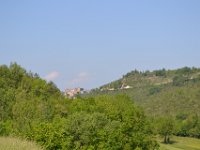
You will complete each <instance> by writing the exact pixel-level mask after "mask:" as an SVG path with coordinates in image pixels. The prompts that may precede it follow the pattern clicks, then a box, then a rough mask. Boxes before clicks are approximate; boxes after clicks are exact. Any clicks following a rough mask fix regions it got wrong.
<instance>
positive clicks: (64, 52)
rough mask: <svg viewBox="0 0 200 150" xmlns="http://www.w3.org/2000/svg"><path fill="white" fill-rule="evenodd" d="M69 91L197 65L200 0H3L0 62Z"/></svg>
mask: <svg viewBox="0 0 200 150" xmlns="http://www.w3.org/2000/svg"><path fill="white" fill-rule="evenodd" d="M10 62H17V63H18V64H20V65H21V66H22V67H24V68H26V69H27V70H28V71H29V70H31V71H32V72H37V73H38V74H39V75H40V76H41V77H42V78H44V79H47V80H53V81H54V82H55V83H56V84H57V86H58V87H59V88H60V89H61V90H63V89H65V88H67V87H76V86H80V87H84V88H95V87H98V86H100V85H102V84H105V83H108V82H110V81H112V80H115V79H118V78H119V77H121V76H122V75H123V74H125V73H127V72H129V71H131V70H133V69H138V70H147V69H148V70H153V69H161V68H167V69H170V68H178V67H183V66H195V67H200V0H165V1H163V0H137V1H136V0H130V1H129V0H79V1H78V0H70V1H69V0H57V1H55V0H32V1H31V0H7V1H3V0H2V1H0V64H7V65H9V64H10Z"/></svg>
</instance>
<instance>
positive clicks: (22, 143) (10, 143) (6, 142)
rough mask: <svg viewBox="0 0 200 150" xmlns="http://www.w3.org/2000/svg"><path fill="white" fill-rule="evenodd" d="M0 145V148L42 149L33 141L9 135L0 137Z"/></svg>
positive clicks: (2, 149) (10, 149) (8, 149)
mask: <svg viewBox="0 0 200 150" xmlns="http://www.w3.org/2000/svg"><path fill="white" fill-rule="evenodd" d="M0 145H1V146H0V150H42V148H41V147H40V146H38V145H36V144H35V143H34V142H30V141H26V140H21V139H19V138H11V137H0Z"/></svg>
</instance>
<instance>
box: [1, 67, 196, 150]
mask: <svg viewBox="0 0 200 150" xmlns="http://www.w3.org/2000/svg"><path fill="white" fill-rule="evenodd" d="M199 87H200V69H197V68H188V67H185V68H182V69H177V70H165V69H162V70H156V71H153V72H150V71H145V72H139V71H137V70H134V71H132V72H130V73H128V74H126V75H124V76H123V78H122V79H119V80H117V81H116V82H115V81H114V82H112V83H110V84H108V85H105V86H102V87H101V88H100V89H96V90H93V91H92V92H91V93H90V95H82V96H80V97H78V98H76V99H73V100H70V99H67V98H65V97H64V96H63V94H62V93H61V92H60V90H59V89H58V88H57V87H56V86H55V84H54V83H52V82H46V81H45V80H42V79H41V78H40V77H39V76H38V75H37V74H33V73H31V72H27V71H26V70H25V69H23V68H22V67H20V66H19V65H17V64H16V63H12V64H11V65H10V66H9V67H8V66H5V65H2V66H0V112H1V113H0V135H1V136H3V138H2V139H1V140H3V139H5V136H9V137H10V136H14V137H19V138H22V139H27V140H30V141H35V142H37V143H38V144H40V145H41V146H42V147H43V148H44V149H49V150H51V149H52V150H53V149H90V150H92V149H111V150H112V149H113V150H116V149H127V150H128V149H137V150H138V149H143V150H153V149H159V143H158V142H157V139H156V137H157V135H160V136H161V137H162V140H160V139H159V141H162V143H161V144H160V145H161V149H162V148H165V149H169V148H170V149H173V148H174V149H175V147H176V149H177V148H181V144H179V143H181V141H182V140H183V138H181V137H184V138H185V137H195V138H200V116H199V115H200V112H199V109H200V101H199V98H200V95H199V93H200V90H199ZM109 89H114V90H109ZM126 95H128V96H126ZM143 110H144V111H143ZM145 114H146V115H145ZM174 135H176V136H181V137H176V138H175V141H178V142H175V143H174V138H173V137H174ZM6 139H8V142H9V139H10V138H6ZM185 139H186V141H187V140H188V141H191V140H190V138H185ZM12 140H13V141H14V139H11V141H12ZM194 141H195V140H194ZM191 143H192V142H191ZM197 143H198V142H197ZM197 145H198V144H197ZM184 146H185V147H187V148H191V149H192V147H193V149H195V146H193V145H186V144H185V145H184V144H182V147H184ZM196 149H198V148H196Z"/></svg>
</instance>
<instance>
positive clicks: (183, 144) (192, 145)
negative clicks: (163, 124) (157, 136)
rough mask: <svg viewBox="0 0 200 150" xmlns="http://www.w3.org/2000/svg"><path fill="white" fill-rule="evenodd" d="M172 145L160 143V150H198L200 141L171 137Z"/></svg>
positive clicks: (199, 149)
mask: <svg viewBox="0 0 200 150" xmlns="http://www.w3.org/2000/svg"><path fill="white" fill-rule="evenodd" d="M172 141H173V144H163V143H162V140H159V142H160V146H161V147H160V150H200V140H199V139H195V138H188V137H173V139H172Z"/></svg>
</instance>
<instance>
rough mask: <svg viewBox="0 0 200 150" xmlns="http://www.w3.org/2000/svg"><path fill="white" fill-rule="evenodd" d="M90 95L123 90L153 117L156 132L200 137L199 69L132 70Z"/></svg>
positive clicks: (110, 93) (166, 137)
mask: <svg viewBox="0 0 200 150" xmlns="http://www.w3.org/2000/svg"><path fill="white" fill-rule="evenodd" d="M90 94H91V95H102V94H106V95H115V94H126V95H128V96H129V97H130V98H131V99H132V100H134V101H135V103H136V104H137V105H139V106H141V107H142V108H143V109H144V111H145V112H146V114H147V115H148V116H149V117H150V118H152V124H153V126H155V127H156V132H157V133H160V134H161V135H163V137H164V141H165V143H169V141H168V138H170V136H171V135H178V136H192V137H197V138H200V111H199V110H200V69H197V68H188V67H184V68H181V69H177V70H165V69H162V70H156V71H152V72H150V71H145V72H139V71H137V70H135V71H132V72H130V73H128V74H126V75H124V76H123V77H122V78H121V79H119V80H117V81H114V82H111V83H109V84H107V85H104V86H102V87H100V88H99V89H95V90H93V91H92V92H91V93H90Z"/></svg>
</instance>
